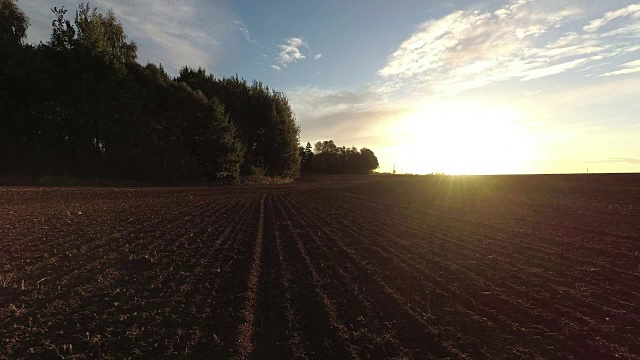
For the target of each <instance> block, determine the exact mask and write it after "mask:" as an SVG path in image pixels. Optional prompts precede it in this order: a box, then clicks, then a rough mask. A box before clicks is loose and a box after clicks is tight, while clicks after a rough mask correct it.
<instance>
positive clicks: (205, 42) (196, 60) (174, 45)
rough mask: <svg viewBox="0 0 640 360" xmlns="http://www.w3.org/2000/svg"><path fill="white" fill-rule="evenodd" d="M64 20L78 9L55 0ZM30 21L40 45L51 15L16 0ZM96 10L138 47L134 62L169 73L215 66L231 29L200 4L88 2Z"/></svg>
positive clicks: (221, 15)
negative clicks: (117, 22)
mask: <svg viewBox="0 0 640 360" xmlns="http://www.w3.org/2000/svg"><path fill="white" fill-rule="evenodd" d="M57 5H58V6H65V7H66V8H67V9H68V10H69V13H67V15H69V18H70V19H72V18H73V15H72V14H73V13H74V11H75V9H76V8H77V6H78V2H77V1H73V0H60V1H59V3H58V4H57ZM20 6H21V7H22V8H23V9H24V10H25V12H27V15H29V16H30V17H31V24H32V26H31V28H32V29H31V30H30V34H32V35H33V37H34V38H33V39H31V38H30V41H34V42H37V41H46V40H47V39H48V36H47V37H45V35H46V34H49V33H51V20H52V14H51V12H50V11H49V7H50V6H48V5H43V4H42V3H41V2H37V1H34V2H27V1H22V2H20ZM91 6H92V7H93V6H96V7H97V8H98V10H99V11H101V12H106V11H107V10H109V9H110V8H112V9H113V11H114V12H115V14H116V16H117V17H118V19H119V20H120V21H121V22H122V24H123V26H124V29H125V32H126V33H127V35H128V36H129V40H133V41H135V42H136V43H137V44H138V58H139V62H141V63H143V64H144V63H146V62H154V63H162V64H163V65H164V67H165V68H166V69H167V70H168V71H169V72H171V73H177V71H178V70H179V69H180V68H181V67H182V66H184V65H190V66H206V67H208V68H209V69H210V70H213V69H211V68H212V67H215V64H216V63H217V61H218V57H217V56H220V54H223V53H224V52H223V51H222V48H223V44H224V41H223V40H224V39H225V38H226V37H227V36H228V34H229V33H230V31H231V30H232V29H233V22H232V21H231V20H230V19H232V18H233V17H232V16H231V14H229V13H228V11H226V10H225V9H224V8H223V7H220V6H215V5H211V4H209V3H206V4H205V3H203V2H201V1H189V2H184V1H164V2H162V4H158V2H157V1H156V0H139V1H132V2H123V1H118V0H96V1H92V2H91Z"/></svg>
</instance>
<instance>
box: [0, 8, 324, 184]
mask: <svg viewBox="0 0 640 360" xmlns="http://www.w3.org/2000/svg"><path fill="white" fill-rule="evenodd" d="M52 18H53V21H52V32H51V38H50V40H49V41H47V42H46V43H40V44H39V45H31V44H26V43H25V40H26V32H27V29H28V26H29V21H28V18H27V17H26V16H25V14H24V12H22V10H21V9H20V8H19V7H18V5H17V4H16V2H15V1H14V0H0V49H2V51H0V175H2V176H16V177H19V176H34V177H38V176H53V177H55V176H68V177H97V178H106V179H114V180H118V179H127V180H140V181H152V182H167V183H182V182H219V181H234V180H236V179H238V177H239V176H241V175H251V174H253V173H255V172H257V171H260V172H261V173H266V174H267V175H269V176H281V177H293V176H296V175H297V174H298V173H299V172H300V166H301V158H300V153H299V151H298V146H299V133H300V128H299V126H298V124H297V122H296V120H295V117H294V114H293V111H292V110H291V107H290V106H289V103H288V100H287V98H286V96H285V95H284V94H283V93H282V92H278V91H274V90H270V89H269V88H268V87H267V86H264V85H263V84H262V83H260V82H256V81H253V82H252V83H251V84H249V83H247V81H246V80H244V79H240V78H238V77H237V76H236V77H232V78H222V79H219V78H216V77H215V76H214V75H212V74H208V73H207V72H206V70H204V69H202V68H199V69H191V68H188V67H184V68H182V70H181V71H180V73H179V76H178V77H176V78H172V77H170V76H169V75H168V74H167V73H166V72H165V70H164V69H163V67H162V65H155V64H147V65H144V66H143V65H141V64H139V63H137V62H136V60H137V46H136V44H135V43H134V42H132V41H128V38H127V35H126V34H125V32H124V29H123V27H122V25H121V23H120V22H119V20H118V19H117V18H116V17H115V15H114V13H113V11H108V12H107V13H106V14H102V13H100V12H98V11H97V10H96V9H95V8H94V9H91V8H90V7H89V6H88V5H84V4H81V5H80V6H79V7H78V9H77V10H76V12H75V16H74V18H73V20H70V19H69V18H68V17H67V10H66V9H64V8H53V9H52ZM319 155H320V154H319Z"/></svg>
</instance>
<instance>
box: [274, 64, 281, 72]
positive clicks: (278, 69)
mask: <svg viewBox="0 0 640 360" xmlns="http://www.w3.org/2000/svg"><path fill="white" fill-rule="evenodd" d="M271 68H272V69H273V70H275V71H282V69H281V68H280V66H278V65H271Z"/></svg>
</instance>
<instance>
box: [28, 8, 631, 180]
mask: <svg viewBox="0 0 640 360" xmlns="http://www.w3.org/2000/svg"><path fill="white" fill-rule="evenodd" d="M79 3H80V2H79V1H72V0H58V1H48V0H47V1H26V0H21V1H19V2H18V4H19V6H20V7H21V8H22V9H23V10H24V11H25V13H26V14H27V16H29V18H30V22H31V27H30V29H29V32H28V41H29V42H30V43H39V42H40V41H43V42H46V41H47V40H48V38H49V36H50V33H51V21H52V19H53V17H52V13H51V10H50V8H52V7H54V6H57V7H60V6H65V7H66V8H67V9H69V10H70V11H69V14H73V13H74V10H75V9H76V8H77V6H78V4H79ZM91 6H92V7H97V8H98V10H99V11H101V12H106V11H107V10H108V9H113V11H114V12H115V14H116V16H117V17H118V19H120V21H121V22H122V24H123V26H124V28H125V32H126V33H127V35H128V36H129V39H130V40H133V41H135V42H136V43H137V44H138V61H139V62H140V63H142V64H146V63H148V62H152V63H161V64H162V65H163V66H164V67H165V69H166V70H167V71H168V72H169V73H170V74H171V75H177V73H178V71H179V69H180V68H181V67H182V66H184V65H188V66H191V67H198V66H202V67H204V68H205V69H207V71H209V72H211V73H213V74H214V75H215V76H217V77H225V76H234V75H236V74H237V75H238V76H240V77H242V78H245V79H247V80H249V81H251V80H253V79H256V80H259V81H262V82H263V83H265V84H266V85H268V86H269V87H271V88H274V89H278V90H281V91H284V92H285V93H286V95H287V96H288V98H289V102H290V104H291V107H292V109H293V110H294V112H295V115H296V119H297V121H298V123H299V124H300V126H301V135H300V141H301V142H302V144H303V145H304V144H306V142H307V141H308V142H311V144H314V143H315V142H316V141H320V140H329V139H331V140H334V142H335V143H336V144H337V145H338V146H342V145H344V146H348V147H351V146H355V147H358V148H361V147H367V148H370V149H372V150H373V151H374V152H375V154H376V155H377V157H378V159H379V162H380V169H379V170H380V171H383V172H390V171H392V170H393V169H394V168H395V169H396V171H398V172H403V173H423V174H424V173H432V172H444V173H448V174H503V173H504V174H508V173H582V172H587V169H588V171H589V172H640V140H639V139H640V116H639V114H640V101H639V100H638V99H640V98H639V97H638V94H640V2H637V1H636V2H634V1H618V0H608V1H597V0H567V1H557V0H535V1H533V0H529V1H527V0H512V1H470V0H460V1H426V0H423V1H413V0H406V1H400V0H399V1H393V2H392V1H376V0H354V1H349V2H345V1H337V0H336V1H333V0H329V1H302V0H297V1H293V0H287V1H278V2H266V1H259V2H258V1H253V0H252V1H249V0H227V1H210V0H137V1H128V0H95V1H92V2H91ZM71 18H72V16H71Z"/></svg>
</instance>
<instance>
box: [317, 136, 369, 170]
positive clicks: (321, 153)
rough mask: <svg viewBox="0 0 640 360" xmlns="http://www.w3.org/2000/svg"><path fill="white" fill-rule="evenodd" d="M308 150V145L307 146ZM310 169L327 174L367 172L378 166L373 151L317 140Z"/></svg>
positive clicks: (331, 141)
mask: <svg viewBox="0 0 640 360" xmlns="http://www.w3.org/2000/svg"><path fill="white" fill-rule="evenodd" d="M308 148H309V150H310V146H308ZM314 149H315V154H313V163H312V167H311V170H309V171H314V172H318V173H327V174H369V173H371V172H372V171H373V170H375V169H377V168H378V159H377V157H376V156H375V154H374V153H373V151H371V150H369V149H367V148H362V149H361V150H360V151H358V149H356V148H355V147H351V148H347V147H344V146H340V147H338V146H336V145H335V143H334V142H333V140H328V141H318V142H317V143H316V144H315V147H314Z"/></svg>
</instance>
